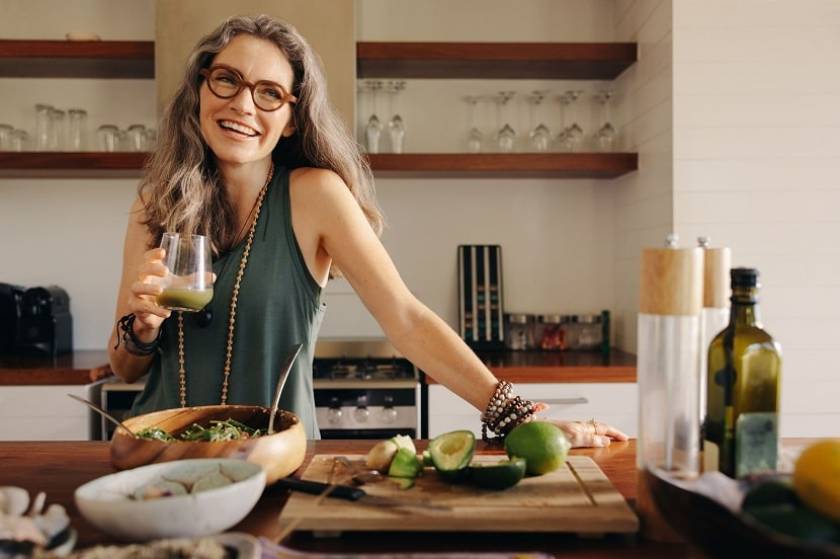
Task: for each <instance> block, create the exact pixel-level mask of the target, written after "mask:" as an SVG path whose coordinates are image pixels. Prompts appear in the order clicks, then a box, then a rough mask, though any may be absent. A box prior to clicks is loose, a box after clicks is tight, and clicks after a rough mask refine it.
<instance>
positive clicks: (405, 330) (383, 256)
mask: <svg viewBox="0 0 840 559" xmlns="http://www.w3.org/2000/svg"><path fill="white" fill-rule="evenodd" d="M298 180H299V181H300V184H299V185H297V188H295V189H294V196H295V208H296V209H297V208H301V209H302V210H303V211H304V212H306V213H307V214H310V215H312V213H313V212H316V215H314V216H313V217H314V219H312V220H311V221H310V222H312V223H317V224H318V225H317V227H318V231H317V234H318V236H319V246H321V247H322V248H323V249H324V250H325V251H326V252H327V254H329V255H330V257H331V258H332V259H333V261H334V262H335V264H337V265H338V267H339V268H340V269H341V271H342V273H343V274H344V275H345V277H346V278H347V280H348V282H349V283H350V284H351V285H352V286H353V289H355V291H356V293H358V294H359V297H360V298H361V299H362V301H363V302H364V304H365V306H366V307H367V309H368V310H369V311H370V313H371V314H372V315H373V316H374V318H375V319H376V320H377V322H379V324H380V326H381V327H382V329H383V331H384V332H385V335H386V336H388V339H389V340H390V341H391V343H392V344H393V345H394V347H396V348H397V349H398V350H399V351H400V352H401V353H402V354H403V355H405V357H406V358H408V359H409V360H410V361H411V362H412V363H414V364H415V365H416V366H417V367H419V368H420V369H422V370H423V371H424V372H426V373H427V374H428V375H429V376H431V377H432V378H434V379H435V380H437V381H438V382H440V383H441V384H443V385H445V386H447V387H448V388H449V389H450V390H452V391H453V392H454V393H455V394H457V395H458V396H460V397H461V398H463V399H464V400H466V401H467V402H469V403H471V404H472V405H473V406H475V408H476V409H477V410H479V411H484V409H485V407H486V406H487V403H488V402H489V400H490V396H491V395H492V394H493V391H494V390H495V388H496V382H497V381H496V378H495V377H494V376H493V374H492V373H491V372H490V371H489V370H488V369H487V367H485V366H484V364H483V363H482V362H481V360H479V359H478V357H476V356H475V354H474V353H473V352H472V351H471V350H470V349H469V348H468V347H467V345H466V344H465V343H464V342H463V341H462V340H461V338H459V337H458V336H457V335H456V334H455V332H454V331H453V330H452V329H451V328H450V327H449V326H448V325H447V324H446V323H445V322H444V321H443V320H441V319H440V318H439V317H438V316H437V315H435V314H434V313H433V312H432V311H430V310H429V309H428V308H427V307H426V306H425V305H423V304H422V303H421V302H420V301H418V300H417V298H416V297H415V296H414V295H413V294H412V293H411V292H410V291H409V290H408V288H407V287H406V285H405V283H404V282H403V280H402V278H401V277H400V275H399V273H398V272H397V270H396V267H395V266H394V263H393V262H392V261H391V258H390V257H389V256H388V253H387V252H386V251H385V248H384V247H383V246H382V243H381V242H380V241H379V238H378V237H377V236H376V234H374V232H373V231H372V230H371V227H370V225H368V222H367V220H366V219H365V216H364V214H363V213H362V211H361V209H360V208H359V205H358V203H357V202H356V200H355V199H354V198H353V196H352V194H351V193H350V191H349V189H348V188H347V186H346V185H345V184H344V182H343V181H342V180H341V178H340V177H339V176H338V175H336V174H335V173H333V172H331V171H326V170H321V169H313V170H310V171H308V172H306V173H302V174H301V175H300V176H299V179H298ZM308 221H309V220H308Z"/></svg>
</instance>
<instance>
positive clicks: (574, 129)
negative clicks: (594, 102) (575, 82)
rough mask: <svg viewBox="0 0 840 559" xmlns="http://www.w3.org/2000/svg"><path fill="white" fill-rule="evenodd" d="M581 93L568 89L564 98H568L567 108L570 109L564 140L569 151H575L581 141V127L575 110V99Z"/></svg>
mask: <svg viewBox="0 0 840 559" xmlns="http://www.w3.org/2000/svg"><path fill="white" fill-rule="evenodd" d="M582 93H583V91H580V90H569V91H567V92H566V98H567V99H568V109H569V110H570V111H571V116H570V118H571V121H572V123H571V124H570V125H569V127H568V128H566V141H567V145H568V146H569V150H570V151H576V150H577V149H578V147H580V145H581V143H582V142H583V129H582V128H581V127H580V124H578V118H577V110H576V107H577V103H576V101H577V100H578V98H579V97H580V96H581V94H582Z"/></svg>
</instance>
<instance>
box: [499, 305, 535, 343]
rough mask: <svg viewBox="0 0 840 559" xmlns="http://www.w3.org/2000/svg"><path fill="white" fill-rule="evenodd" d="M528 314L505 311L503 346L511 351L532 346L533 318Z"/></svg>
mask: <svg viewBox="0 0 840 559" xmlns="http://www.w3.org/2000/svg"><path fill="white" fill-rule="evenodd" d="M533 318H534V317H533V316H531V315H530V314H523V313H505V347H506V348H507V349H510V350H513V351H524V350H528V349H533V348H534V320H533Z"/></svg>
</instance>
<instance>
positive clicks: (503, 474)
mask: <svg viewBox="0 0 840 559" xmlns="http://www.w3.org/2000/svg"><path fill="white" fill-rule="evenodd" d="M469 469H470V476H471V478H472V480H473V483H475V484H476V485H478V486H479V487H483V488H484V489H497V490H500V489H507V488H509V487H513V486H514V485H516V484H517V483H519V481H520V480H521V479H522V478H523V477H525V459H524V458H517V457H515V456H514V457H513V458H511V459H509V460H502V461H500V462H496V463H491V464H487V463H475V464H471V465H470V468H469Z"/></svg>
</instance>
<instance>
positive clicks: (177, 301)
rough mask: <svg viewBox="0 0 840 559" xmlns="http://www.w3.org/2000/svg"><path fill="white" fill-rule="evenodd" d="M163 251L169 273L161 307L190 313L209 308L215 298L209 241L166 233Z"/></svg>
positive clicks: (197, 236)
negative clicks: (208, 305)
mask: <svg viewBox="0 0 840 559" xmlns="http://www.w3.org/2000/svg"><path fill="white" fill-rule="evenodd" d="M160 248H162V249H164V251H165V255H164V260H163V263H164V264H165V265H166V268H167V270H168V271H169V273H168V274H167V275H166V277H165V278H164V279H163V281H162V283H161V284H162V287H163V291H162V292H161V293H160V294H159V295H158V296H157V303H158V305H160V306H161V307H164V308H167V309H171V310H176V311H187V312H195V311H200V310H201V309H203V308H204V307H206V306H207V304H208V303H209V302H210V300H211V299H212V298H213V261H212V260H211V256H210V242H209V240H208V239H207V237H205V236H203V235H180V234H179V233H164V234H163V236H162V237H161V241H160Z"/></svg>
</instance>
